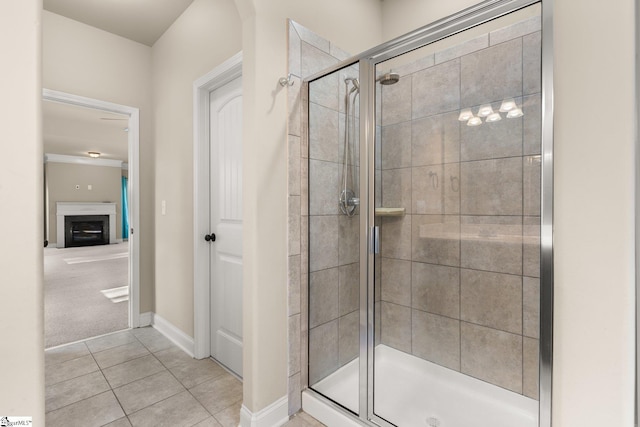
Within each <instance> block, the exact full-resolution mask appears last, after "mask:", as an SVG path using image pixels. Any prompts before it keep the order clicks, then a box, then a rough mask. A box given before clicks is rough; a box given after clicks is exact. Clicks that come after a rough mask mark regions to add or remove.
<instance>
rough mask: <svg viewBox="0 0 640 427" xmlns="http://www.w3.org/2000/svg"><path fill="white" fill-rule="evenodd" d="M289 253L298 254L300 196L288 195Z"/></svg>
mask: <svg viewBox="0 0 640 427" xmlns="http://www.w3.org/2000/svg"><path fill="white" fill-rule="evenodd" d="M287 224H288V232H289V255H298V254H300V243H301V242H300V196H289V218H288V221H287Z"/></svg>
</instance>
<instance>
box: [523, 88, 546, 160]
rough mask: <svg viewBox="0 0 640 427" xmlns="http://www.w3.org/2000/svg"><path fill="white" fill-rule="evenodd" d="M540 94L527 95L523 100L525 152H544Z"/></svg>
mask: <svg viewBox="0 0 640 427" xmlns="http://www.w3.org/2000/svg"><path fill="white" fill-rule="evenodd" d="M540 98H541V97H540V94H537V95H531V96H526V97H524V98H523V101H522V112H523V113H524V116H522V123H523V133H524V136H523V138H524V143H523V150H524V154H525V155H526V154H540V153H541V152H542V134H541V132H542V125H541V123H542V104H541V102H542V101H541V99H540Z"/></svg>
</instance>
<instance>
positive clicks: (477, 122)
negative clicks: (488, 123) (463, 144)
mask: <svg viewBox="0 0 640 427" xmlns="http://www.w3.org/2000/svg"><path fill="white" fill-rule="evenodd" d="M481 124H482V119H481V118H480V117H471V118H470V119H469V121H468V122H467V126H480V125H481Z"/></svg>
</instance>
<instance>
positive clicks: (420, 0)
mask: <svg viewBox="0 0 640 427" xmlns="http://www.w3.org/2000/svg"><path fill="white" fill-rule="evenodd" d="M477 3H479V1H477V0H450V1H424V0H383V1H382V37H383V39H384V40H385V41H387V40H391V39H393V38H395V37H398V36H401V35H403V34H405V33H408V32H409V31H413V30H415V29H417V28H420V27H422V26H424V25H427V24H430V23H431V22H433V21H436V20H438V19H441V18H444V17H446V16H449V15H452V14H454V13H456V12H459V11H461V10H463V9H466V8H468V7H471V6H473V5H474V4H477Z"/></svg>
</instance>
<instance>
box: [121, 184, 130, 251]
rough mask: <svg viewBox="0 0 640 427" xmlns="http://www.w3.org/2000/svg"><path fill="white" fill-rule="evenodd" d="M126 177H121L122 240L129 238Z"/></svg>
mask: <svg viewBox="0 0 640 427" xmlns="http://www.w3.org/2000/svg"><path fill="white" fill-rule="evenodd" d="M127 181H128V180H127V177H126V176H123V177H122V238H123V239H128V238H129V203H128V201H127Z"/></svg>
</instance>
